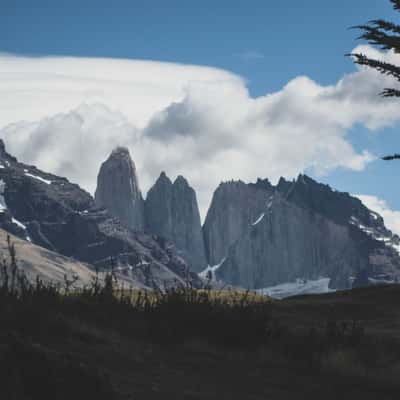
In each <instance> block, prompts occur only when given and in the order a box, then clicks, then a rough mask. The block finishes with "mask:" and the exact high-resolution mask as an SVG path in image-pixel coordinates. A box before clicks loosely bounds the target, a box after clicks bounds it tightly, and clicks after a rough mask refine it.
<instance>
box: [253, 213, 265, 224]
mask: <svg viewBox="0 0 400 400" xmlns="http://www.w3.org/2000/svg"><path fill="white" fill-rule="evenodd" d="M264 216H265V213H262V214H261V215H260V216H259V217H258V218H257V220H256V221H254V222H253V223H252V224H251V225H253V226H254V225H257V224H258V223H260V222H261V221H262V219H263V218H264Z"/></svg>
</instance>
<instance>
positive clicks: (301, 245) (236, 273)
mask: <svg viewBox="0 0 400 400" xmlns="http://www.w3.org/2000/svg"><path fill="white" fill-rule="evenodd" d="M367 261H368V256H367V254H363V253H362V252H359V251H358V249H357V246H356V243H354V241H353V239H352V238H351V235H350V232H349V230H348V228H347V227H345V226H342V225H337V224H335V223H334V222H332V221H331V220H329V219H327V218H325V217H323V216H321V215H319V214H316V213H314V212H313V211H311V210H308V209H304V208H301V207H299V206H297V205H295V204H293V203H289V202H288V201H286V200H283V199H280V197H279V196H276V197H275V198H274V200H273V201H272V203H271V205H270V206H269V207H268V208H267V207H266V208H265V209H264V211H263V212H262V213H261V214H260V216H259V217H258V219H257V220H256V222H254V223H253V224H251V225H250V226H248V228H247V229H246V230H245V232H243V234H242V236H241V237H240V239H239V240H238V241H237V242H236V243H235V244H233V245H232V247H231V248H230V250H229V252H228V255H227V257H226V260H225V262H224V263H223V264H222V266H221V267H220V268H219V269H218V270H217V278H219V279H222V280H224V281H227V282H230V283H232V284H234V285H240V286H243V287H246V288H252V289H253V288H255V289H259V288H265V287H268V286H274V285H277V284H279V283H282V282H291V281H294V280H295V279H296V278H300V277H301V278H303V279H318V278H320V277H322V276H329V277H331V276H335V277H336V279H337V280H340V279H339V277H346V276H347V277H349V276H351V275H352V274H353V273H354V271H358V270H360V268H361V266H362V265H364V264H365V263H366V262H367Z"/></svg>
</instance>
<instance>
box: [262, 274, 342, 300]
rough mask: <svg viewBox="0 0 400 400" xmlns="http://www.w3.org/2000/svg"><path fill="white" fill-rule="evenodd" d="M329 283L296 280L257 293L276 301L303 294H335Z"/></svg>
mask: <svg viewBox="0 0 400 400" xmlns="http://www.w3.org/2000/svg"><path fill="white" fill-rule="evenodd" d="M329 282H330V278H319V279H315V280H307V279H296V281H295V282H286V283H281V284H279V285H276V286H270V287H267V288H263V289H257V290H256V292H257V293H260V294H263V295H267V296H270V297H273V298H275V299H284V298H286V297H291V296H297V295H301V294H321V293H329V292H334V291H335V289H330V288H329Z"/></svg>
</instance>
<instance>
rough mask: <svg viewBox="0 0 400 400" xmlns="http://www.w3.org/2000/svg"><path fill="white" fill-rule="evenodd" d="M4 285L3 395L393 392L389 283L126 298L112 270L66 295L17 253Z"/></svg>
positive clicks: (394, 322) (394, 337) (395, 350)
mask: <svg viewBox="0 0 400 400" xmlns="http://www.w3.org/2000/svg"><path fill="white" fill-rule="evenodd" d="M17 250H18V249H17ZM13 251H14V250H13V249H12V245H11V248H10V252H11V254H12V253H13ZM1 282H2V284H1V289H0V326H1V331H0V377H1V378H0V379H1V393H2V398H5V399H10V400H13V399H18V400H20V399H23V400H25V399H40V400H42V399H47V398H51V399H61V400H64V399H65V400H66V399H68V400H70V399H71V398H74V399H135V398H144V399H159V398H167V399H170V398H171V399H225V398H226V399H250V400H251V399H265V398H273V399H293V398H307V399H310V398H321V397H323V398H324V399H337V398H338V397H340V398H344V399H347V398H348V399H350V398H351V399H354V398H361V397H362V398H363V399H376V398H378V397H379V398H380V399H394V398H396V395H397V394H398V390H399V389H400V384H399V382H398V374H399V372H400V361H399V360H400V343H399V341H400V308H399V306H398V305H399V304H400V287H398V286H382V287H371V288H365V289H357V290H353V291H349V292H338V293H334V294H328V295H321V296H303V297H298V298H292V299H287V300H284V301H271V300H270V299H269V298H262V297H260V296H254V295H250V294H249V293H246V292H244V293H233V294H232V293H228V292H226V293H222V294H219V295H218V294H216V292H213V291H211V290H202V291H198V290H195V289H192V288H191V287H181V288H178V289H175V290H171V291H168V292H164V293H161V292H158V293H157V292H154V293H151V294H150V293H146V292H134V293H133V292H132V293H131V292H130V291H126V290H125V291H121V290H116V288H115V282H114V280H113V276H112V274H110V275H108V276H107V277H106V279H105V281H104V282H103V283H101V284H100V283H99V282H98V281H96V279H94V280H93V282H92V284H91V285H89V286H86V287H84V288H82V289H80V290H79V291H71V290H69V289H68V285H67V286H64V287H60V286H58V287H55V286H51V285H49V284H43V283H42V282H41V281H40V280H37V282H36V283H35V284H34V285H32V284H30V283H28V281H26V280H25V279H24V276H23V274H22V272H21V271H20V269H19V267H18V265H17V264H16V263H15V256H11V259H10V262H7V263H6V264H5V265H3V267H2V274H1ZM3 396H4V397H3Z"/></svg>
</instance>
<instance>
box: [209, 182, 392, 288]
mask: <svg viewBox="0 0 400 400" xmlns="http://www.w3.org/2000/svg"><path fill="white" fill-rule="evenodd" d="M203 234H204V238H205V243H206V249H207V254H208V257H209V260H210V263H213V264H220V266H219V267H218V268H216V270H215V274H216V278H217V279H220V280H223V281H225V282H227V283H230V284H233V285H237V286H243V287H246V288H251V289H253V288H263V287H267V286H273V285H277V284H280V283H284V282H289V281H293V280H295V279H298V278H301V279H318V278H320V277H329V278H330V279H331V287H334V288H348V287H351V286H352V285H355V286H356V285H366V284H373V283H379V282H380V283H386V282H394V281H397V280H398V279H399V278H400V257H399V254H398V251H397V249H398V244H399V238H398V237H397V236H396V235H393V234H392V233H391V232H390V231H389V230H388V229H386V228H385V226H384V223H383V219H382V218H381V217H380V216H379V215H378V214H376V213H375V212H373V211H371V210H369V209H368V208H367V207H365V206H364V205H363V204H362V202H361V201H360V200H358V199H356V198H353V197H351V196H350V195H349V194H347V193H340V192H336V191H333V190H332V189H331V188H330V187H329V186H327V185H322V184H319V183H317V182H315V181H314V180H312V179H311V178H309V177H307V176H304V175H300V176H299V178H298V179H297V180H296V181H293V182H288V181H285V180H284V179H281V180H280V182H279V184H278V185H277V186H272V185H270V184H269V182H268V181H261V180H259V181H258V182H257V183H256V184H247V185H246V184H244V183H242V182H227V183H224V184H222V185H220V187H219V188H218V189H217V190H216V192H215V193H214V197H213V201H212V204H211V207H210V210H209V213H208V215H207V218H206V223H205V224H204V227H203Z"/></svg>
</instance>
